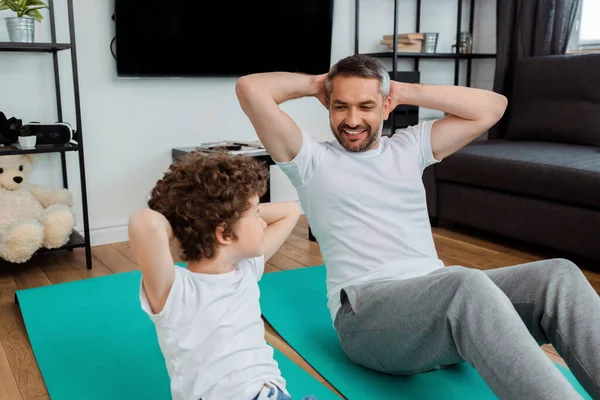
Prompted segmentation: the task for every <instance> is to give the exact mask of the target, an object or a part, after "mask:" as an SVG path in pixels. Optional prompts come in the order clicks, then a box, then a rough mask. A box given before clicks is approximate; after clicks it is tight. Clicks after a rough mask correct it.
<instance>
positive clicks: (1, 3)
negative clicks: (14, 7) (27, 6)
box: [0, 0, 9, 11]
mask: <svg viewBox="0 0 600 400" xmlns="http://www.w3.org/2000/svg"><path fill="white" fill-rule="evenodd" d="M8 9H9V8H8V4H6V2H5V1H4V0H0V11H2V10H8Z"/></svg>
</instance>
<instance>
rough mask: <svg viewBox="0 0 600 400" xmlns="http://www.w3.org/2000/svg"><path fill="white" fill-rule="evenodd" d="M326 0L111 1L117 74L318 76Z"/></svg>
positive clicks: (326, 34) (325, 41)
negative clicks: (279, 72) (272, 72)
mask: <svg viewBox="0 0 600 400" xmlns="http://www.w3.org/2000/svg"><path fill="white" fill-rule="evenodd" d="M332 19H333V0H294V1H289V0H287V1H286V0H259V1H248V0H170V1H164V0H161V1H159V0H144V1H142V0H115V29H116V35H115V36H116V37H115V42H116V58H117V61H116V64H117V74H118V75H119V76H138V77H140V76H155V77H161V76H167V77H168V76H173V77H184V76H242V75H246V74H250V73H256V72H270V71H286V72H302V73H308V74H320V73H325V72H327V71H328V70H329V67H330V58H331V31H332Z"/></svg>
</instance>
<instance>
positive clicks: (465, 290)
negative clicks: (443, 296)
mask: <svg viewBox="0 0 600 400" xmlns="http://www.w3.org/2000/svg"><path fill="white" fill-rule="evenodd" d="M449 278H450V279H449V282H448V283H449V284H450V285H453V286H454V287H455V291H454V298H453V300H452V301H454V302H459V303H463V304H467V305H468V307H469V308H471V306H473V305H477V304H482V303H487V304H489V303H490V302H492V301H495V300H496V301H500V302H502V303H506V304H509V302H507V301H508V299H507V298H506V295H505V294H504V292H502V290H500V288H499V287H498V286H496V284H495V283H494V282H493V281H492V280H491V279H490V278H489V277H488V276H487V275H486V274H485V273H484V272H483V271H481V270H478V269H475V268H459V269H456V270H455V271H452V272H451V274H450V275H449Z"/></svg>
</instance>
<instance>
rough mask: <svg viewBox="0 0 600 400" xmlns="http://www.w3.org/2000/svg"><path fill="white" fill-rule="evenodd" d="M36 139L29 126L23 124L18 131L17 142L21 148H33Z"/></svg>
mask: <svg viewBox="0 0 600 400" xmlns="http://www.w3.org/2000/svg"><path fill="white" fill-rule="evenodd" d="M36 140H37V136H35V135H34V134H33V133H31V128H29V126H27V125H23V127H21V131H20V132H19V144H20V145H21V148H23V149H33V148H35V142H36Z"/></svg>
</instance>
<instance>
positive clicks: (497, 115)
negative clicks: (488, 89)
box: [493, 93, 508, 123]
mask: <svg viewBox="0 0 600 400" xmlns="http://www.w3.org/2000/svg"><path fill="white" fill-rule="evenodd" d="M494 100H495V101H494V107H493V119H494V123H496V122H498V121H500V119H501V118H502V116H503V115H504V113H505V112H506V107H507V106H508V99H507V98H506V96H504V95H501V94H499V93H495V99H494Z"/></svg>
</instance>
